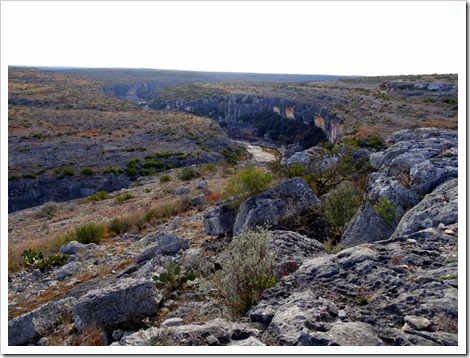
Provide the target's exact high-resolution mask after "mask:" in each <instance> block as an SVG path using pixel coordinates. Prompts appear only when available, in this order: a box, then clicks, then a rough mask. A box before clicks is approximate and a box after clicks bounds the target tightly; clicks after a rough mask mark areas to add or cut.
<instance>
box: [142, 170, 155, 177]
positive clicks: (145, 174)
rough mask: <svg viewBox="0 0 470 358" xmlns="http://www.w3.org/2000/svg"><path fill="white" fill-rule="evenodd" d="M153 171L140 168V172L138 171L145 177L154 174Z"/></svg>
mask: <svg viewBox="0 0 470 358" xmlns="http://www.w3.org/2000/svg"><path fill="white" fill-rule="evenodd" d="M155 173H156V171H155V170H153V169H142V170H141V172H140V175H142V176H144V177H147V176H149V175H152V174H155Z"/></svg>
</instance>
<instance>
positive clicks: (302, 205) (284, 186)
mask: <svg viewBox="0 0 470 358" xmlns="http://www.w3.org/2000/svg"><path fill="white" fill-rule="evenodd" d="M319 202H320V200H319V199H318V198H317V197H316V195H315V194H314V193H313V191H312V189H311V188H310V187H309V185H308V184H307V182H306V181H305V180H304V179H302V178H294V179H290V180H288V181H285V182H284V183H281V184H279V185H277V186H276V187H274V188H273V189H271V190H269V191H266V192H264V193H261V194H259V195H256V196H254V197H251V198H249V199H247V200H246V201H244V202H243V203H242V204H241V205H240V209H239V212H238V215H237V217H236V220H235V224H234V226H233V234H234V235H238V234H239V233H241V232H242V231H245V230H250V229H255V228H256V227H258V226H263V227H264V226H267V227H269V228H271V229H289V228H290V227H291V226H294V225H295V223H296V221H297V220H298V219H299V218H301V217H302V216H303V215H305V214H306V213H307V212H308V211H309V210H311V209H312V208H313V207H315V206H316V205H317V204H318V203H319Z"/></svg>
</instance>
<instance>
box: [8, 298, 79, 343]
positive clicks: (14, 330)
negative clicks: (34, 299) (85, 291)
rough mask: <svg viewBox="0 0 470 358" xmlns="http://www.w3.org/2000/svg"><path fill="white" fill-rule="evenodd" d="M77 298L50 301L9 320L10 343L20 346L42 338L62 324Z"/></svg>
mask: <svg viewBox="0 0 470 358" xmlns="http://www.w3.org/2000/svg"><path fill="white" fill-rule="evenodd" d="M75 302H76V299H75V298H71V297H70V298H66V299H63V300H60V301H57V302H48V303H46V304H44V305H42V306H40V307H38V308H36V309H35V310H33V311H31V312H29V313H27V314H25V315H23V316H20V317H17V318H15V319H12V320H11V321H9V322H8V345H9V346H18V345H22V344H25V343H28V342H29V341H32V340H34V339H37V338H40V337H42V336H44V335H46V334H48V333H52V331H53V329H54V328H55V327H56V326H58V325H59V324H61V323H62V322H63V321H64V319H65V317H66V316H67V315H68V313H69V311H70V309H71V307H72V305H73V304H74V303H75Z"/></svg>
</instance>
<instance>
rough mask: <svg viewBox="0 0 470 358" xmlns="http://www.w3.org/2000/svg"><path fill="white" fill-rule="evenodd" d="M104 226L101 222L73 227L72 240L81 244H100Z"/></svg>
mask: <svg viewBox="0 0 470 358" xmlns="http://www.w3.org/2000/svg"><path fill="white" fill-rule="evenodd" d="M105 231H106V229H105V227H104V225H102V224H95V223H88V224H83V225H80V226H78V227H76V228H75V231H74V233H73V238H74V240H76V241H78V242H80V243H82V244H90V243H95V244H98V245H99V244H100V243H101V241H103V239H104V234H105Z"/></svg>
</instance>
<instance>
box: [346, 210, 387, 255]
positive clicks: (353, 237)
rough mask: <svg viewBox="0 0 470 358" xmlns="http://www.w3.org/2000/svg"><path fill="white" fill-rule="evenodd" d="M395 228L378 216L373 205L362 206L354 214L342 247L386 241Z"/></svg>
mask: <svg viewBox="0 0 470 358" xmlns="http://www.w3.org/2000/svg"><path fill="white" fill-rule="evenodd" d="M393 230H394V227H392V226H390V225H389V224H388V223H386V222H385V221H384V220H383V218H382V217H381V216H380V215H379V214H377V212H376V211H375V209H374V207H373V206H372V205H371V204H365V205H362V206H361V207H360V208H359V209H358V210H357V211H356V213H355V214H354V216H353V217H352V219H351V221H350V222H349V224H348V226H347V227H346V229H345V230H344V233H343V236H342V238H341V242H340V244H341V246H342V247H350V246H354V245H360V244H362V243H365V242H375V241H380V240H386V239H388V238H389V237H390V235H392V233H393Z"/></svg>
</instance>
